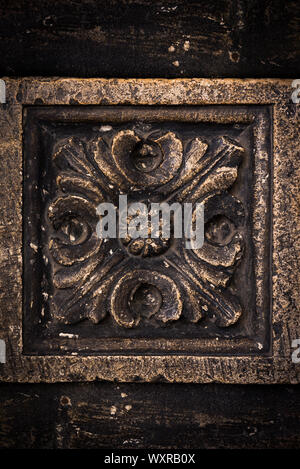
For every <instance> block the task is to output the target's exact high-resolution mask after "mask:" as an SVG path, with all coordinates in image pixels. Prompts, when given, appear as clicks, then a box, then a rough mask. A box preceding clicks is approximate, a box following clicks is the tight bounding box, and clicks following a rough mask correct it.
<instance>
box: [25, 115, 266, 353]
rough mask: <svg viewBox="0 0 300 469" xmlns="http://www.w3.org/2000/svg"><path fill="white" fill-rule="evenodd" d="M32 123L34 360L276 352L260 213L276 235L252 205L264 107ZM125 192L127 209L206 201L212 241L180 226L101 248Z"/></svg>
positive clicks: (28, 253)
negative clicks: (102, 219)
mask: <svg viewBox="0 0 300 469" xmlns="http://www.w3.org/2000/svg"><path fill="white" fill-rule="evenodd" d="M258 121H259V123H258ZM258 125H259V132H260V134H259V137H258V136H257V135H255V131H258V128H257V126H258ZM24 126H25V127H24V145H25V147H24V148H25V153H24V155H25V169H24V170H25V173H24V176H25V185H24V215H25V219H26V220H27V221H28V223H26V226H25V227H24V239H25V252H24V269H25V277H24V280H25V295H24V326H25V335H24V339H25V341H24V347H25V350H26V351H28V353H35V352H37V351H41V352H43V353H53V352H55V353H67V352H70V351H73V352H74V351H76V352H79V353H81V352H82V353H87V352H97V351H99V352H101V351H112V352H120V351H122V352H123V351H128V350H130V351H135V350H140V351H141V350H142V351H145V352H148V353H149V352H153V353H157V352H158V351H159V350H160V351H164V352H165V351H169V352H172V353H178V352H189V353H190V352H191V353H199V352H201V353H204V354H208V353H211V351H212V350H214V351H216V352H217V353H218V354H219V353H229V352H230V353H236V352H239V353H241V352H242V353H264V352H266V351H268V350H269V341H268V339H269V337H268V334H267V331H268V327H269V322H270V305H269V297H268V294H266V295H265V298H264V299H263V302H262V304H259V303H258V302H257V301H256V297H255V292H256V290H259V289H260V288H264V286H265V287H266V285H267V283H265V284H264V282H267V281H268V275H269V255H268V254H269V253H267V252H262V262H263V265H262V267H263V276H262V277H260V278H256V279H255V268H256V263H255V257H254V250H253V242H254V236H253V235H254V233H253V229H254V225H253V223H254V219H255V217H257V218H258V217H260V230H261V234H263V235H264V236H265V238H266V239H268V237H269V213H267V214H266V213H264V212H263V213H259V212H260V210H259V207H258V202H261V200H259V201H258V200H256V199H255V197H256V193H255V187H256V188H259V189H261V190H260V191H259V197H260V199H261V198H263V199H264V205H265V206H267V207H269V201H270V198H269V191H270V188H269V184H270V182H269V181H270V178H269V176H270V139H269V134H270V110H269V109H268V107H262V108H255V107H249V108H246V107H233V106H227V107H225V106H223V107H222V106H221V107H216V106H215V107H214V106H207V107H196V106H195V107H193V108H192V109H189V108H187V107H184V106H182V107H180V106H179V107H178V108H176V109H172V108H171V109H168V108H167V107H154V108H151V109H149V108H147V107H140V108H138V109H134V108H132V107H129V106H117V107H115V108H112V107H106V108H104V109H103V108H101V107H98V108H87V109H84V110H82V109H79V108H78V107H77V106H69V107H68V108H62V109H60V108H59V109H58V108H57V107H49V108H46V107H43V106H41V107H39V108H37V107H32V108H31V107H28V108H25V110H24ZM258 139H259V140H258ZM261 146H263V148H264V151H265V152H266V154H265V155H264V158H263V159H262V158H261V156H262V154H261V150H260V147H261ZM258 172H259V173H258ZM258 175H259V178H260V180H259V179H258ZM120 195H122V196H123V197H124V195H126V197H127V206H128V213H130V206H131V204H135V203H140V202H142V203H144V204H145V205H146V206H147V207H148V206H149V208H150V206H151V204H153V203H163V202H168V204H169V205H172V204H173V203H180V204H183V203H190V204H193V205H195V204H196V203H200V202H202V203H203V204H204V217H205V218H204V219H205V229H204V235H205V241H204V244H203V246H202V247H201V248H196V249H192V248H191V249H189V248H186V243H185V239H184V238H181V239H180V238H175V237H174V233H172V231H174V230H172V229H171V233H170V237H168V238H164V237H162V234H161V233H160V234H159V237H157V238H153V237H152V233H151V231H150V230H149V236H148V238H142V237H138V238H131V237H130V235H129V234H127V235H125V236H124V237H123V238H122V239H120V238H116V239H109V238H106V239H99V237H98V236H97V233H96V225H97V223H98V221H99V216H98V215H97V213H96V208H97V206H98V205H99V204H100V203H105V202H110V203H112V204H114V206H115V207H116V208H117V209H118V208H119V196H120ZM116 215H117V217H116V219H117V220H118V219H119V216H120V214H119V211H118V210H117V213H116ZM125 217H126V215H125ZM130 221H131V218H130V215H128V217H127V223H130ZM171 223H172V220H171ZM171 228H172V226H171ZM263 284H264V285H263ZM72 337H75V338H76V341H75V340H69V338H72ZM157 339H159V340H157Z"/></svg>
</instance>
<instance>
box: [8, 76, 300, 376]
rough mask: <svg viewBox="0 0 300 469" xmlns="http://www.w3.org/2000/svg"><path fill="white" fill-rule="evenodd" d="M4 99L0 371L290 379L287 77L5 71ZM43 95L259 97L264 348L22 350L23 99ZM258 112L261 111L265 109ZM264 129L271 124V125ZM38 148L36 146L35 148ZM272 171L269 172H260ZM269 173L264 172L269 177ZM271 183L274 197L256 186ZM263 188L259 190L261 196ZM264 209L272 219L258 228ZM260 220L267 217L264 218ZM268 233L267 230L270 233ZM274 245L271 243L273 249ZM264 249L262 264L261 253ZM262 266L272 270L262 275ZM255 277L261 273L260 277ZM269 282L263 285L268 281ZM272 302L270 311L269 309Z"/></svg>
mask: <svg viewBox="0 0 300 469" xmlns="http://www.w3.org/2000/svg"><path fill="white" fill-rule="evenodd" d="M4 80H5V82H6V89H7V99H6V101H7V103H6V104H5V105H2V106H1V108H0V111H1V112H0V123H1V125H0V148H1V163H2V164H1V176H2V177H1V182H0V187H1V192H2V194H1V199H0V204H1V212H0V220H1V240H0V253H1V260H2V272H1V275H0V283H1V284H2V288H1V291H2V294H1V296H0V337H1V338H2V339H4V340H5V341H6V345H7V347H6V348H7V363H6V364H3V365H0V379H1V380H2V381H10V382H41V381H44V382H55V381H92V380H95V379H98V380H99V379H100V380H101V379H102V380H117V381H128V382H130V381H136V380H140V381H144V382H149V381H153V380H162V381H167V382H195V383H209V382H222V383H296V382H299V377H300V374H299V366H298V365H297V364H293V363H292V359H291V354H292V352H293V350H294V349H292V347H291V345H292V340H293V339H295V338H298V336H299V335H300V328H299V322H300V321H299V315H297V306H298V311H299V285H298V279H297V276H298V272H297V253H298V251H299V233H298V230H297V227H298V226H299V217H300V216H299V210H298V203H297V199H298V198H299V196H298V194H297V192H298V190H297V189H298V180H297V176H298V175H299V152H300V143H299V111H298V109H297V106H296V105H295V104H293V103H292V102H291V94H292V88H291V80H221V79H218V80H202V79H183V80H133V79H130V80H104V79H83V80H80V79H60V78H59V79H42V78H41V79H37V78H24V79H16V80H14V79H5V78H4ZM40 105H43V106H47V105H49V106H50V105H51V106H53V105H80V106H81V105H82V106H86V105H97V106H101V105H102V106H107V105H110V106H114V105H130V106H137V105H144V106H147V105H150V106H151V105H160V106H166V108H167V106H172V105H177V106H178V105H181V106H184V107H185V108H186V107H188V106H195V105H196V106H208V105H209V106H218V105H223V106H224V105H230V106H234V105H238V106H249V108H251V106H253V105H254V106H263V107H264V108H265V109H266V108H268V109H271V110H272V112H271V114H270V115H271V121H272V122H271V126H270V129H271V128H272V134H271V135H270V136H272V143H273V151H272V152H271V161H270V158H269V157H270V155H268V154H267V152H266V149H265V146H264V145H263V144H262V145H259V144H257V146H256V150H255V151H256V152H259V155H257V156H258V159H259V161H261V160H266V161H268V162H269V163H270V164H269V166H268V168H269V169H270V171H269V173H265V172H264V171H265V170H263V168H262V166H255V169H254V171H255V172H256V175H255V180H256V184H255V187H254V196H255V200H256V202H257V207H256V208H255V210H256V215H254V218H253V237H254V245H255V249H256V251H255V253H256V254H255V258H256V270H255V272H256V301H257V302H258V303H260V304H265V303H266V302H265V297H268V296H269V297H270V300H271V301H268V302H267V303H268V307H265V306H264V308H265V311H264V314H265V315H269V317H270V318H271V330H270V331H269V333H270V338H271V340H270V345H271V346H270V347H269V348H266V349H264V350H263V352H264V353H263V354H261V355H259V351H258V353H257V355H255V354H252V355H249V356H242V355H234V356H229V354H224V355H222V356H220V355H219V356H218V355H213V353H212V354H209V355H207V354H206V355H205V356H204V355H203V354H201V353H199V355H195V354H190V355H189V354H186V353H182V354H181V353H179V354H176V355H174V354H172V355H171V354H169V355H168V354H164V355H163V354H155V355H149V354H148V355H145V354H142V353H140V354H138V353H134V354H131V353H128V354H123V355H116V354H109V351H108V352H107V353H106V354H101V355H90V356H82V355H75V354H74V353H76V352H74V353H73V354H72V355H60V356H58V355H51V356H50V355H43V356H36V355H35V356H28V355H25V354H24V353H23V333H22V332H23V308H22V305H23V301H22V294H23V293H22V292H23V279H22V272H23V265H22V262H23V254H22V253H23V247H22V233H23V226H24V223H26V220H24V219H23V210H22V198H23V194H22V187H23V186H22V184H23V161H22V159H23V157H22V155H23V120H22V116H23V108H24V106H40ZM264 115H265V114H264V113H259V119H258V120H263V119H264ZM263 129H265V126H264V124H263V122H258V123H257V126H256V133H257V142H260V141H264V138H265V135H263V133H264V130H263ZM270 133H271V130H270ZM32 157H33V158H35V155H33V156H32ZM267 174H269V176H268V177H269V180H270V182H269V181H267V182H266V176H267ZM268 177H267V179H268ZM267 187H269V189H270V193H271V198H272V203H268V197H265V194H264V193H263V192H264V191H265V190H266V188H267ZM260 195H261V197H260ZM262 217H263V218H264V217H267V218H269V220H270V221H271V226H270V230H265V229H262V225H261V221H262ZM263 226H265V224H264V223H263ZM270 236H271V239H270ZM270 246H271V249H270ZM266 251H269V258H270V260H271V262H269V264H268V265H269V271H268V272H266V271H265V267H264V265H265V263H264V260H265V256H266ZM266 276H267V278H269V280H270V281H269V282H268V285H266ZM260 278H261V281H260ZM268 286H269V290H268ZM266 308H269V311H266Z"/></svg>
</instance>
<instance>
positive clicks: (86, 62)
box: [0, 0, 300, 78]
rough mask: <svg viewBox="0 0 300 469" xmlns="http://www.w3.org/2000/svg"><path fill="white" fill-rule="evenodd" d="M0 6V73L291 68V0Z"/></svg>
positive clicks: (162, 73)
mask: <svg viewBox="0 0 300 469" xmlns="http://www.w3.org/2000/svg"><path fill="white" fill-rule="evenodd" d="M0 11H1V14H0V56H1V64H0V75H11V76H18V75H21V76H26V75H27V76H32V75H44V76H53V75H59V76H74V77H107V78H108V77H125V78H128V77H134V78H143V77H164V78H176V77H186V78H187V77H209V78H211V77H230V78H232V77H249V78H252V77H256V78H261V77H282V76H284V77H285V78H290V77H295V76H296V75H297V72H298V75H299V68H300V64H299V52H300V42H299V19H300V4H299V2H298V1H297V0H294V1H291V0H287V1H284V0H263V1H262V0H221V1H220V0H218V1H213V2H212V1H205V0H179V1H175V0H172V1H166V0H162V1H158V0H154V1H151V0H110V1H105V0H100V1H96V0H72V1H70V0H52V1H51V2H49V1H47V0H40V1H38V0H27V1H20V0H19V1H18V0H10V1H9V2H7V1H6V0H1V1H0Z"/></svg>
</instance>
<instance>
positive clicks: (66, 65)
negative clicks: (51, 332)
mask: <svg viewBox="0 0 300 469" xmlns="http://www.w3.org/2000/svg"><path fill="white" fill-rule="evenodd" d="M175 7H176V8H175ZM299 21H300V4H299V2H297V1H296V0H295V1H290V0H287V1H284V0H277V1H276V0H275V1H271V0H270V1H262V0H250V1H246V0H245V1H230V0H229V1H223V2H207V1H205V2H202V1H178V2H176V1H172V2H167V1H150V0H140V1H137V0H135V1H130V0H128V1H126V2H125V1H114V0H111V1H110V2H106V1H104V0H103V1H101V2H96V1H95V0H84V1H71V0H68V1H67V0H62V1H59V2H58V1H52V2H47V1H45V0H42V1H38V0H29V1H26V2H25V1H16V0H12V1H10V2H9V3H8V2H6V1H4V0H1V1H0V57H1V63H0V75H7V76H26V75H40V76H54V75H57V76H78V77H90V76H99V77H166V78H175V77H260V78H263V77H282V78H289V77H290V78H298V77H299V75H300V73H299V72H300V59H299V52H300V28H299ZM173 48H174V51H173ZM186 49H187V50H186ZM172 51H173V52H172ZM121 392H122V393H125V394H127V395H128V397H124V398H122V397H121ZM62 396H67V397H68V398H69V399H70V401H69V400H68V399H64V398H62ZM0 402H1V404H0V447H27V448H28V447H35V448H41V447H42V448H49V447H50V448H53V447H64V448H71V447H72V448H73V447H77V448H80V447H101V446H102V447H115V448H122V447H124V448H125V447H126V446H127V447H146V448H149V447H153V448H176V447H179V448H183V447H185V448H188V447H209V448H224V447H226V448H228V447H229V448H233V447H239V448H248V447H251V448H253V447H256V448H268V447H272V448H274V447H285V448H291V447H300V441H299V440H300V438H299V434H300V418H299V415H300V395H299V386H237V385H190V384H189V385H168V384H128V385H127V384H122V385H115V384H109V383H100V382H97V383H94V384H59V385H11V384H5V385H4V384H2V385H1V387H0ZM70 403H71V404H72V405H71V406H70ZM125 405H129V406H130V405H132V409H130V410H129V411H128V410H126V409H125ZM114 407H116V412H115V409H114ZM114 412H115V414H114ZM112 413H113V414H114V415H112ZM124 441H127V443H124Z"/></svg>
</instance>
